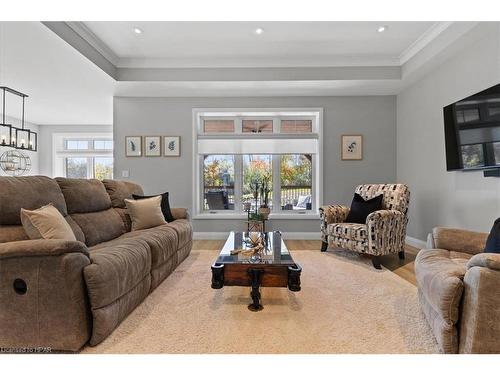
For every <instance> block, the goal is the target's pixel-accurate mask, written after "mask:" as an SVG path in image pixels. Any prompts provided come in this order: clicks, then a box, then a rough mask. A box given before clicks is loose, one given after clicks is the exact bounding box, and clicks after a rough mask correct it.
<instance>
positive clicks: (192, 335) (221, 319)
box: [83, 250, 438, 353]
mask: <svg viewBox="0 0 500 375" xmlns="http://www.w3.org/2000/svg"><path fill="white" fill-rule="evenodd" d="M217 254H218V252H217V251H208V250H207V251H193V252H192V253H191V255H190V256H189V257H188V258H187V259H186V260H185V261H184V262H183V263H182V264H181V265H180V266H179V267H178V268H177V270H176V271H175V272H174V273H173V274H172V275H170V276H169V277H168V278H167V279H166V280H165V281H164V282H163V283H162V284H161V285H160V286H159V287H158V288H157V289H156V290H155V291H154V292H153V293H152V294H151V295H150V296H148V297H147V298H146V300H145V301H144V302H143V303H142V304H141V305H140V306H139V307H137V308H136V309H135V311H133V312H132V314H131V315H130V316H129V317H128V318H127V319H126V320H125V321H124V322H123V323H122V324H121V325H120V326H119V327H118V328H117V329H116V331H115V332H114V333H113V334H112V335H111V336H110V337H108V338H107V339H106V340H105V341H104V342H103V343H101V344H100V345H98V346H96V347H86V348H85V349H84V350H83V353H436V352H438V348H437V344H436V342H435V340H434V338H433V336H432V334H431V332H430V329H429V327H428V326H427V323H426V321H425V319H424V317H423V315H422V313H421V312H420V308H419V305H418V301H417V290H416V287H415V286H414V285H412V284H410V283H408V282H407V281H405V280H403V279H401V278H400V277H399V276H397V275H395V274H394V273H392V272H390V271H388V270H387V269H382V270H375V269H374V268H373V266H372V265H371V262H370V261H369V260H368V259H363V258H360V257H359V256H358V255H356V254H353V253H347V252H328V253H320V252H319V251H293V252H292V254H293V257H294V259H295V261H296V262H298V263H299V264H300V265H301V266H302V268H303V271H302V278H301V280H302V290H301V291H300V292H298V293H293V292H290V291H288V290H287V289H284V288H263V289H262V303H263V305H264V310H262V311H260V312H257V313H254V312H251V311H249V310H248V309H247V305H248V304H249V303H250V296H249V294H250V288H246V287H224V288H223V289H219V290H214V289H211V288H210V280H211V270H210V265H211V264H212V263H213V262H214V260H215V259H216V257H217Z"/></svg>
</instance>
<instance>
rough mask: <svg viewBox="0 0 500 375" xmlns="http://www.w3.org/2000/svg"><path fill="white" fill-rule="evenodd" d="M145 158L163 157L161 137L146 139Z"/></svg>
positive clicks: (148, 137)
mask: <svg viewBox="0 0 500 375" xmlns="http://www.w3.org/2000/svg"><path fill="white" fill-rule="evenodd" d="M144 156H161V137H158V136H151V135H148V136H145V137H144Z"/></svg>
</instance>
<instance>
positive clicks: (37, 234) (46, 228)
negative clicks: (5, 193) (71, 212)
mask: <svg viewBox="0 0 500 375" xmlns="http://www.w3.org/2000/svg"><path fill="white" fill-rule="evenodd" d="M21 222H22V223H23V228H24V231H25V232H26V234H27V235H28V237H29V238H30V239H32V240H36V239H39V238H44V239H46V240H49V239H51V240H67V241H76V237H75V234H74V233H73V231H72V230H71V227H70V226H69V224H68V222H67V221H66V219H64V216H63V215H61V213H60V212H59V210H58V209H57V208H55V207H54V206H53V205H52V204H49V205H47V206H43V207H41V208H39V209H37V210H33V211H30V210H25V209H24V208H21Z"/></svg>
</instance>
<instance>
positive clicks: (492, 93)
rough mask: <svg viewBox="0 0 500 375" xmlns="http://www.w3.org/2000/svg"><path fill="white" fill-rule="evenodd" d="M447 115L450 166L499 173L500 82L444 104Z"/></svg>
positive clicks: (445, 120)
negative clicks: (446, 104)
mask: <svg viewBox="0 0 500 375" xmlns="http://www.w3.org/2000/svg"><path fill="white" fill-rule="evenodd" d="M443 114H444V132H445V140H446V169H447V170H448V171H455V170H475V169H494V170H495V174H498V173H497V172H500V85H496V86H493V87H490V88H489V89H486V90H484V91H481V92H479V93H477V94H474V95H472V96H469V97H468V98H465V99H462V100H460V101H458V102H456V103H453V104H450V105H448V106H446V107H444V108H443ZM485 175H486V174H485Z"/></svg>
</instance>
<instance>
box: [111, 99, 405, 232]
mask: <svg viewBox="0 0 500 375" xmlns="http://www.w3.org/2000/svg"><path fill="white" fill-rule="evenodd" d="M196 107H203V108H207V107H208V108H210V107H212V108H221V107H224V108H226V107H227V108H231V107H234V108H245V107H248V108H256V107H257V108H266V107H269V108H272V107H275V108H276V107H322V108H323V109H324V129H323V133H324V136H323V142H324V153H323V165H324V171H323V176H324V179H323V185H324V186H323V198H324V199H323V200H324V203H331V202H342V203H345V204H349V203H350V201H351V199H352V195H353V190H354V187H355V186H356V185H358V184H361V183H368V182H371V183H375V182H393V181H395V180H396V100H395V97H394V96H371V97H283V98H276V97H274V98H272V97H270V98H262V97H260V98H130V97H115V98H114V140H115V152H114V157H115V177H116V178H120V176H121V175H122V170H129V171H130V177H129V179H130V180H132V181H136V182H138V183H140V184H141V185H142V186H143V187H144V189H145V192H146V193H147V194H152V193H161V192H164V191H169V192H170V195H171V204H172V206H174V207H175V206H177V207H188V208H189V209H190V211H191V212H192V210H193V202H192V186H193V181H194V179H193V168H192V162H193V155H192V141H193V140H192V133H193V125H192V109H193V108H196ZM341 134H363V136H364V159H363V160H362V161H341V160H340V136H341ZM127 135H180V136H181V137H182V138H181V152H182V156H181V157H180V158H164V157H161V158H146V157H140V158H133V157H132V158H126V157H125V155H124V149H125V144H124V141H125V136H127ZM271 224H272V226H273V228H270V229H280V230H282V231H283V232H315V233H319V223H318V221H317V220H304V219H302V220H297V219H295V220H271ZM194 228H195V231H197V232H225V231H229V230H233V229H234V230H237V229H240V230H241V228H243V223H242V222H241V221H235V220H213V219H210V220H194Z"/></svg>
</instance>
